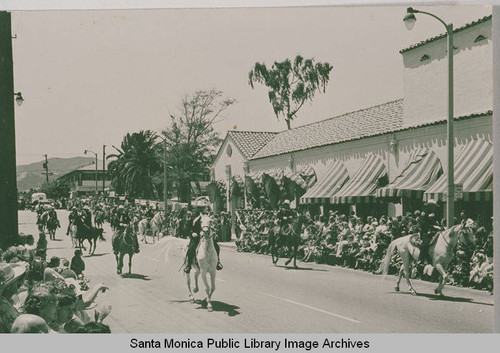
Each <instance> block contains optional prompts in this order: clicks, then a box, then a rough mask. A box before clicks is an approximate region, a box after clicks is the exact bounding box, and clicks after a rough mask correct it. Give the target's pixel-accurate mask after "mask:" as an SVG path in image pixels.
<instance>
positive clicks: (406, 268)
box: [401, 254, 417, 295]
mask: <svg viewBox="0 0 500 353" xmlns="http://www.w3.org/2000/svg"><path fill="white" fill-rule="evenodd" d="M401 259H402V260H403V268H404V271H405V278H406V284H407V285H408V288H409V289H410V293H411V295H417V292H416V291H415V289H413V286H412V285H411V282H410V271H411V258H410V254H404V255H402V256H401Z"/></svg>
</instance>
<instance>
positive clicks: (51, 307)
mask: <svg viewBox="0 0 500 353" xmlns="http://www.w3.org/2000/svg"><path fill="white" fill-rule="evenodd" d="M24 311H25V313H27V314H33V315H37V316H40V317H41V318H42V319H44V320H45V322H46V323H47V324H48V325H49V327H51V330H52V331H57V330H56V329H54V328H55V327H54V325H55V324H57V322H56V318H57V297H56V294H55V290H54V286H53V285H52V284H50V283H40V284H37V285H35V286H34V287H33V288H32V289H31V291H30V293H29V294H28V298H27V299H26V302H25V303H24Z"/></svg>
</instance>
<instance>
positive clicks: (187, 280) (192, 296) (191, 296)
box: [186, 273, 194, 304]
mask: <svg viewBox="0 0 500 353" xmlns="http://www.w3.org/2000/svg"><path fill="white" fill-rule="evenodd" d="M186 284H187V287H188V291H189V301H190V302H191V304H193V303H194V295H193V291H192V290H191V274H190V273H186Z"/></svg>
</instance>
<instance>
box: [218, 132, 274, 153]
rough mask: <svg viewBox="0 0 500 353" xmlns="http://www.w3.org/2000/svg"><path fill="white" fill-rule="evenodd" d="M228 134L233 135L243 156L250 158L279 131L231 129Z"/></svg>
mask: <svg viewBox="0 0 500 353" xmlns="http://www.w3.org/2000/svg"><path fill="white" fill-rule="evenodd" d="M227 134H228V136H231V138H232V140H233V141H234V143H235V145H236V147H238V149H239V150H240V152H241V153H242V154H243V156H245V158H247V159H250V158H251V157H253V155H254V154H256V153H257V152H258V151H259V150H260V149H261V148H262V147H264V146H265V145H266V144H267V143H268V142H269V141H271V140H272V139H273V138H274V137H275V136H276V134H277V132H267V131H237V130H229V131H228V132H227Z"/></svg>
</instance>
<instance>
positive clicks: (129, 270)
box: [128, 252, 134, 274]
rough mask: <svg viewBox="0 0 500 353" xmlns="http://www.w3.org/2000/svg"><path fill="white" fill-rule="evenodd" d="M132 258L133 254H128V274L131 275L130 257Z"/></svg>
mask: <svg viewBox="0 0 500 353" xmlns="http://www.w3.org/2000/svg"><path fill="white" fill-rule="evenodd" d="M133 256H134V253H133V252H130V253H128V273H129V274H131V273H132V257H133Z"/></svg>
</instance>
